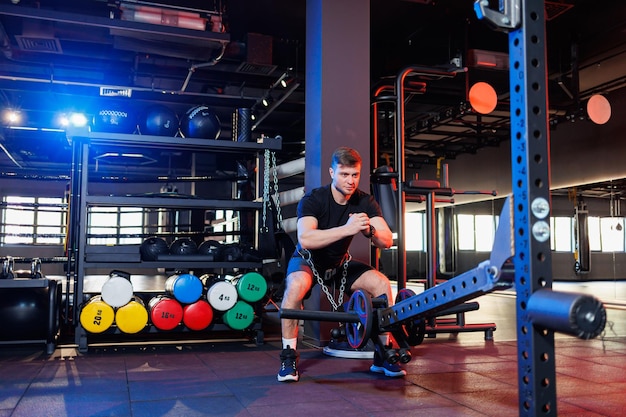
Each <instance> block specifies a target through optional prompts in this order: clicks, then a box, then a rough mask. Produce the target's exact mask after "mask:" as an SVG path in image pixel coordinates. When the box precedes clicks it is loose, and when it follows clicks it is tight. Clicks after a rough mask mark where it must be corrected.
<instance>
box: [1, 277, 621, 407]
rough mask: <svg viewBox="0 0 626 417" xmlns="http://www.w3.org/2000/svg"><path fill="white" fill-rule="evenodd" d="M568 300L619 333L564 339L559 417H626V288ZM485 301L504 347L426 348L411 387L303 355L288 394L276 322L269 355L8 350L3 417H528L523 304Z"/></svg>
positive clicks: (166, 347)
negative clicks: (520, 318) (586, 303)
mask: <svg viewBox="0 0 626 417" xmlns="http://www.w3.org/2000/svg"><path fill="white" fill-rule="evenodd" d="M559 287H560V288H559ZM561 288H562V289H564V290H566V291H568V290H572V291H577V292H581V291H582V292H589V291H593V293H594V294H595V295H596V296H597V297H599V298H601V299H602V300H603V301H604V302H605V306H606V308H607V326H606V328H605V332H604V334H603V335H601V336H600V337H598V338H596V339H593V340H579V339H576V338H573V337H571V336H567V335H562V334H558V333H557V334H556V337H555V353H556V359H555V362H556V374H557V378H556V384H557V388H556V391H557V404H556V407H557V413H558V415H559V416H623V415H626V395H624V392H626V306H625V304H626V303H624V299H626V282H617V283H616V282H605V283H595V282H594V283H593V284H589V283H587V284H560V285H557V284H555V289H561ZM613 298H615V300H613ZM476 301H478V302H479V303H480V309H479V310H478V311H474V312H468V313H467V314H466V322H467V323H468V324H469V323H482V322H494V323H495V324H496V325H497V329H496V331H495V332H494V339H493V340H491V341H486V340H484V334H483V333H482V332H470V333H457V334H438V335H437V336H436V337H433V338H426V339H425V341H424V342H423V343H422V344H421V345H419V346H415V347H414V348H413V349H412V354H413V360H412V361H411V362H409V363H408V364H406V365H405V369H406V370H407V373H408V374H407V376H406V377H404V378H400V379H390V378H386V377H384V376H381V375H378V374H372V373H370V372H369V370H368V368H369V365H370V363H371V361H370V360H365V359H344V358H334V357H330V356H326V355H324V354H323V353H322V350H321V348H319V347H316V346H311V345H310V344H306V343H301V345H300V346H299V352H300V362H299V370H300V373H301V378H300V381H299V382H297V383H280V382H277V380H276V373H277V371H278V367H279V359H278V355H279V351H280V333H279V327H278V325H277V323H276V322H274V321H272V320H269V319H268V320H265V323H264V332H265V340H264V341H265V342H264V344H263V345H260V346H258V345H256V344H255V343H251V342H250V341H249V340H247V339H237V338H235V339H226V338H224V337H223V335H216V337H215V338H214V339H210V340H205V341H203V342H202V343H180V344H163V345H141V344H140V345H116V346H100V347H90V349H89V352H88V353H78V352H77V351H76V349H75V348H74V347H73V346H71V345H60V346H58V348H57V349H56V351H55V352H54V354H53V355H51V356H48V355H46V354H45V348H44V347H43V346H37V345H8V346H1V347H0V417H1V416H13V417H20V416H27V417H35V416H54V417H61V416H132V417H140V416H149V417H156V416H185V417H192V416H218V417H221V416H233V417H234V416H237V417H244V416H254V417H280V416H305V417H308V416H324V415H340V416H342V417H365V416H373V417H377V416H385V417H395V416H403V417H406V416H429V417H436V416H497V417H503V416H515V415H518V414H519V405H518V387H517V384H518V378H517V345H516V334H515V328H516V317H515V297H514V294H512V293H510V292H502V293H499V292H496V293H492V294H488V295H485V296H482V297H480V298H478V299H476ZM551 415H555V414H551Z"/></svg>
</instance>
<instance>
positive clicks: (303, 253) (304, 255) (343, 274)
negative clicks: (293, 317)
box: [300, 249, 352, 311]
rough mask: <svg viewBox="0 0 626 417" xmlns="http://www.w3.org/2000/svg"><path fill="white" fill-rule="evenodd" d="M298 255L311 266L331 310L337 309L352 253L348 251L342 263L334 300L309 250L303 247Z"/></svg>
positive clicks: (343, 290)
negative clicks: (336, 294) (337, 289)
mask: <svg viewBox="0 0 626 417" xmlns="http://www.w3.org/2000/svg"><path fill="white" fill-rule="evenodd" d="M300 256H302V258H303V259H304V260H305V261H306V263H307V264H308V265H309V267H310V268H311V271H312V272H313V276H314V277H315V280H316V281H317V283H318V284H319V285H320V287H321V288H322V291H323V292H324V294H326V298H328V302H329V303H330V305H331V306H332V307H333V311H339V306H341V305H343V295H344V293H345V291H346V281H347V277H348V264H349V263H350V261H351V260H352V255H350V253H348V258H347V259H346V261H345V262H344V263H343V265H342V266H343V271H341V281H340V283H339V296H338V297H337V301H335V297H334V296H333V295H332V294H331V293H330V290H329V289H328V287H327V286H326V284H324V280H323V279H322V277H321V276H320V274H319V272H317V268H315V265H314V264H313V259H312V258H311V252H309V251H308V250H306V249H303V250H302V251H300Z"/></svg>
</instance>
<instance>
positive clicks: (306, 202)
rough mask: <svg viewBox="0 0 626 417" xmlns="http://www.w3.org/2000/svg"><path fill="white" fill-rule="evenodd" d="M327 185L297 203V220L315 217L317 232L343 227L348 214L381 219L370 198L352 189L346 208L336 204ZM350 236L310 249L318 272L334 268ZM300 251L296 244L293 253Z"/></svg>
mask: <svg viewBox="0 0 626 417" xmlns="http://www.w3.org/2000/svg"><path fill="white" fill-rule="evenodd" d="M330 187H331V184H328V185H325V186H323V187H319V188H316V189H314V190H312V191H311V192H309V193H307V194H306V195H305V196H304V197H303V198H302V200H300V202H299V203H298V211H297V215H298V219H300V218H301V217H308V216H311V217H315V218H316V219H317V228H318V229H321V230H326V229H331V228H333V227H338V226H343V225H344V224H346V223H347V222H348V218H349V217H350V214H352V213H367V215H368V217H370V218H372V217H382V212H381V210H380V206H379V205H378V203H377V202H376V200H374V197H372V196H371V195H369V194H367V193H365V192H363V191H361V190H358V189H357V190H356V192H355V193H354V194H352V196H351V197H350V200H348V203H347V204H346V205H343V206H342V205H341V204H337V203H336V202H335V199H334V198H333V195H332V192H331V189H330ZM352 237H353V236H348V237H346V238H344V239H341V240H339V241H337V242H334V243H332V244H330V245H329V246H327V247H325V248H321V249H315V250H311V255H312V257H313V262H314V263H315V265H316V267H317V268H318V269H319V270H322V271H323V270H326V269H331V268H334V267H336V266H338V265H339V264H340V262H341V260H342V259H343V257H344V256H345V255H346V253H347V252H348V248H349V247H350V243H351V242H352ZM299 249H301V246H300V243H299V242H298V245H297V247H296V251H297V250H299Z"/></svg>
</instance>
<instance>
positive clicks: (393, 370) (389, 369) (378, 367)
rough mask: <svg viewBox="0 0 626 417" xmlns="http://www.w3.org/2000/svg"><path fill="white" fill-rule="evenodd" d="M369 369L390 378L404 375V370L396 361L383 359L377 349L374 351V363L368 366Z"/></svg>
mask: <svg viewBox="0 0 626 417" xmlns="http://www.w3.org/2000/svg"><path fill="white" fill-rule="evenodd" d="M370 371H371V372H376V373H378V374H385V376H388V377H392V378H398V377H402V376H405V375H406V371H405V370H404V369H402V368H400V366H399V365H398V364H397V363H393V364H392V363H389V362H387V361H386V360H383V359H382V358H381V356H380V355H379V354H378V351H376V352H375V353H374V363H373V364H372V366H370Z"/></svg>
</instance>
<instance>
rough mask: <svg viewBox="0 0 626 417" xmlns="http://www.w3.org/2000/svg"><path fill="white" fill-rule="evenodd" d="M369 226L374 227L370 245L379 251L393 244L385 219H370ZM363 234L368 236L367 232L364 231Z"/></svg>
mask: <svg viewBox="0 0 626 417" xmlns="http://www.w3.org/2000/svg"><path fill="white" fill-rule="evenodd" d="M370 224H371V225H372V226H373V227H374V233H373V235H372V236H371V237H370V239H372V244H373V245H374V246H376V247H377V248H381V249H387V248H390V247H391V245H392V244H393V235H392V233H391V230H390V229H389V226H388V225H387V222H386V221H385V219H384V218H382V217H372V218H371V219H370ZM365 234H366V235H367V234H369V230H368V231H366V232H365Z"/></svg>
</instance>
